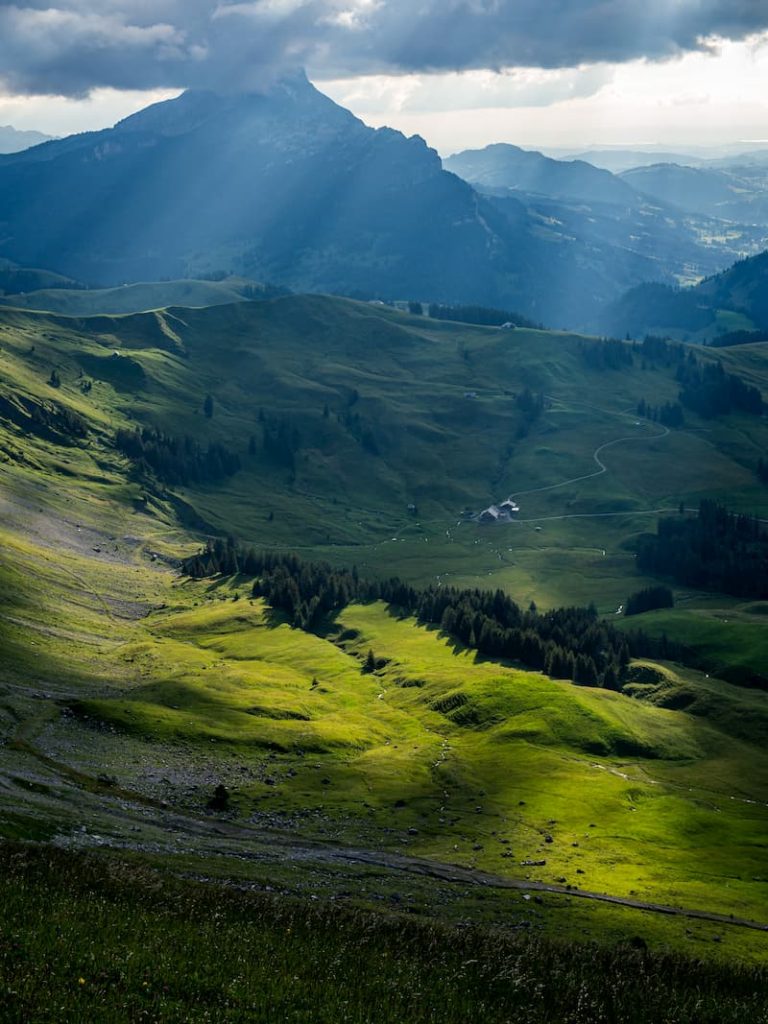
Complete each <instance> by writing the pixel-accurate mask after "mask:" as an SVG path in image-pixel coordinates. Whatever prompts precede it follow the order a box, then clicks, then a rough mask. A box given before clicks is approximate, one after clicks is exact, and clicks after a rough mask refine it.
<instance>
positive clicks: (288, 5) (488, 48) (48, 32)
mask: <svg viewBox="0 0 768 1024" xmlns="http://www.w3.org/2000/svg"><path fill="white" fill-rule="evenodd" d="M765 29H768V0H645V2H640V0H244V2H232V0H230V2H224V0H221V2H217V0H33V2H26V3H25V2H17V3H5V2H0V82H2V84H3V85H4V86H5V88H6V89H9V90H11V91H13V92H17V93H57V94H63V95H82V94H84V93H87V92H89V91H90V90H91V89H93V88H95V87H98V86H114V87H117V88H134V89H143V88H152V87H157V86H172V87H182V86H218V87H224V86H227V85H231V86H234V87H240V86H249V85H258V83H259V81H260V80H261V79H263V78H264V77H265V76H269V75H270V74H271V73H273V72H275V71H279V70H282V69H285V68H288V67H292V66H300V65H303V66H306V67H308V69H309V70H310V72H311V73H312V74H313V75H315V76H317V77H323V76H325V77H332V76H343V75H355V74H370V73H386V72H389V73H399V72H413V71H416V72H418V71H447V70H467V69H476V68H491V69H496V68H503V67H510V66H516V65H517V66H520V65H527V66H541V67H549V68H554V67H570V66H574V65H576V64H582V63H595V62H600V61H611V62H620V61H625V60H630V59H632V58H636V57H648V58H650V59H659V58H664V57H669V56H672V55H674V54H677V53H681V52H684V51H686V50H691V49H701V48H703V47H705V46H706V45H707V42H706V40H707V39H709V38H711V37H714V36H723V37H726V38H731V39H739V38H743V37H744V36H747V35H750V34H752V33H755V32H760V31H763V30H765Z"/></svg>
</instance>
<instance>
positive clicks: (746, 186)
mask: <svg viewBox="0 0 768 1024" xmlns="http://www.w3.org/2000/svg"><path fill="white" fill-rule="evenodd" d="M621 179H622V180H623V181H625V182H626V183H627V184H629V185H631V186H632V187H633V188H634V189H636V190H637V191H638V192H642V193H644V194H645V195H648V196H652V197H653V198H655V199H658V200H660V201H661V202H664V203H671V204H672V205H674V206H677V207H679V208H680V209H681V210H688V211H690V212H691V213H697V214H704V215H706V216H709V217H717V218H719V219H721V220H734V221H738V222H740V223H756V224H765V223H768V192H766V190H765V188H764V184H763V183H762V182H761V181H757V182H755V181H750V180H747V179H746V178H745V177H740V176H738V174H737V173H735V172H734V170H718V169H716V168H713V167H681V166H680V165H679V164H674V163H663V164H661V163H660V164H653V165H652V166H650V167H636V168H634V169H633V170H630V171H624V172H623V173H622V175H621Z"/></svg>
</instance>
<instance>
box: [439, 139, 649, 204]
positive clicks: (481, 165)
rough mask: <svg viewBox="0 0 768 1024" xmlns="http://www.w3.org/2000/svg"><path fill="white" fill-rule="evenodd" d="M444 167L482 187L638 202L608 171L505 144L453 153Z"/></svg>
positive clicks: (595, 199)
mask: <svg viewBox="0 0 768 1024" xmlns="http://www.w3.org/2000/svg"><path fill="white" fill-rule="evenodd" d="M443 166H444V167H445V168H446V169H447V170H449V171H453V173H454V174H458V175H459V177H460V178H464V180H465V181H468V182H470V183H471V184H473V185H481V186H483V187H484V188H492V189H498V188H504V189H516V190H519V191H521V192H533V193H540V194H542V195H546V196H552V197H564V198H569V199H584V200H587V201H588V202H594V201H599V202H607V203H623V204H626V205H630V206H631V205H633V204H635V203H636V202H637V196H636V195H635V192H634V190H633V189H632V188H631V187H630V186H628V185H627V184H626V183H624V182H622V181H621V180H620V179H618V178H616V177H615V176H614V175H613V174H611V173H610V172H609V171H604V170H600V169H599V168H597V167H594V166H593V165H592V164H590V163H586V162H585V161H584V160H552V159H551V158H550V157H547V156H543V155H542V154H541V153H537V152H535V151H533V150H526V149H520V148H519V146H511V145H508V144H507V143H496V144H494V145H492V146H486V147H485V149H472V150H465V151H464V152H463V153H456V154H454V156H450V157H448V158H447V159H446V160H444V161H443Z"/></svg>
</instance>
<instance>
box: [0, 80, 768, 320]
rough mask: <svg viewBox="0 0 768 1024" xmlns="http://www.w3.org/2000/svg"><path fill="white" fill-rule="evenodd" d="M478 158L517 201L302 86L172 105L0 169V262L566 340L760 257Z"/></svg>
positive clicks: (551, 175) (732, 238) (752, 233)
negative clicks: (505, 325)
mask: <svg viewBox="0 0 768 1024" xmlns="http://www.w3.org/2000/svg"><path fill="white" fill-rule="evenodd" d="M486 153H487V151H486ZM491 156H492V157H493V158H494V159H497V158H498V157H499V156H503V157H504V161H505V165H507V166H508V165H509V164H510V160H511V158H512V157H514V161H515V162H516V164H517V166H518V167H519V168H520V174H521V175H523V177H520V178H518V180H519V181H520V182H522V184H523V185H524V186H525V189H527V190H529V191H522V190H520V189H514V188H510V187H509V186H508V185H507V184H504V185H502V184H499V185H498V187H496V186H494V187H493V188H488V187H487V186H485V185H482V184H480V185H478V186H477V187H476V186H475V184H474V183H473V182H471V181H470V182H467V181H465V180H463V178H462V177H460V176H458V175H457V174H454V173H451V171H450V168H454V169H460V168H465V167H466V166H467V162H468V159H469V158H468V157H467V156H466V155H463V156H459V157H454V158H452V160H451V161H448V162H447V166H448V168H449V169H448V170H446V169H444V167H443V165H442V163H441V161H440V158H439V156H438V154H437V153H436V152H435V151H434V150H432V149H430V148H429V147H428V146H427V144H426V143H425V142H424V141H423V140H422V139H421V138H419V137H418V136H413V137H411V138H406V137H405V136H404V135H402V134H401V133H400V132H397V131H393V130H392V129H389V128H381V129H378V130H375V129H372V128H369V127H368V126H366V125H365V124H363V122H362V121H360V120H359V119H358V118H356V117H355V116H354V115H353V114H351V113H350V112H349V111H347V110H345V109H343V108H341V107H339V106H338V105H336V104H335V103H333V102H332V101H331V100H330V99H328V98H327V97H326V96H324V95H323V94H321V93H320V92H318V91H317V90H316V89H315V88H314V87H313V86H312V85H311V84H310V83H309V81H308V80H307V79H306V77H305V76H304V75H303V74H299V75H295V76H292V77H290V78H287V79H284V80H282V81H280V82H279V83H277V84H276V85H275V86H273V87H272V88H271V89H270V90H269V91H268V92H266V93H260V94H245V95H241V94H237V95H224V96H220V95H216V94H213V93H210V92H194V91H192V92H187V93H184V94H182V95H181V96H180V97H179V98H177V99H175V100H170V101H166V102H163V103H159V104H156V105H154V106H152V107H149V108H147V109H145V110H143V111H140V112H139V113H137V114H134V115H133V116H131V117H129V118H126V119H125V120H124V121H122V122H120V123H119V124H117V125H116V126H115V127H114V128H111V129H108V130H105V131H100V132H91V133H85V134H82V135H75V136H72V137H70V138H67V139H62V140H55V141H50V142H47V143H45V144H43V145H40V146H36V147H34V148H33V149H30V150H27V151H25V152H23V153H19V154H13V155H6V156H2V157H0V226H1V227H2V236H1V239H0V256H1V257H4V258H6V259H7V260H10V261H14V262H15V263H17V264H20V265H22V266H25V267H29V266H32V267H40V266H42V267H45V268H46V269H47V270H49V271H53V272H56V273H58V274H61V275H65V276H67V277H69V278H74V279H76V280H78V281H82V282H84V283H86V284H87V285H88V286H97V287H111V286H115V285H120V284H124V283H126V282H138V281H157V280H161V279H165V278H173V279H184V278H195V277H198V278H199V277H210V276H211V274H216V273H218V274H235V275H239V276H242V277H245V278H249V279H253V280H259V281H267V282H274V283H276V284H279V285H282V286H287V287H289V288H292V289H294V290H297V291H314V292H334V293H338V294H346V295H350V296H354V297H360V298H378V299H408V298H414V299H419V300H422V301H436V302H444V303H457V302H458V303H462V302H465V303H466V302H469V303H474V304H483V305H488V306H495V307H500V308H505V309H513V310H519V311H520V312H521V313H524V314H526V315H528V316H530V317H532V318H534V319H536V320H540V321H543V322H546V323H549V324H551V325H553V326H567V325H585V324H588V323H591V322H593V321H594V319H595V317H596V315H597V312H598V311H599V310H600V309H601V308H602V307H603V306H604V305H605V304H607V303H610V302H612V301H615V300H616V299H617V298H618V297H619V296H620V295H621V294H623V293H624V292H625V291H626V290H627V289H629V288H631V287H633V286H635V285H637V284H639V283H641V282H643V281H647V280H656V281H661V282H665V283H668V284H675V283H677V282H678V281H680V280H689V279H696V278H697V277H701V276H703V275H706V274H711V273H713V272H716V271H717V270H720V269H721V268H722V267H724V266H726V265H728V264H729V263H731V262H732V261H733V260H734V259H735V258H737V257H738V256H739V255H743V254H744V252H745V251H746V252H751V251H755V250H756V249H757V248H759V247H761V245H762V243H763V242H764V240H765V238H764V234H765V232H764V231H763V230H761V229H758V228H751V229H749V228H748V229H733V230H731V231H729V232H724V231H723V230H722V228H721V226H720V225H719V222H717V223H716V222H712V221H711V220H707V219H706V218H703V219H702V218H700V219H698V220H696V219H695V218H692V217H691V216H690V215H689V214H680V213H679V211H677V212H676V211H674V210H673V209H672V208H670V207H666V206H664V205H663V204H660V203H658V202H656V201H652V202H651V201H649V200H648V199H647V197H643V196H641V195H640V194H639V193H637V192H636V191H635V190H634V189H633V188H632V187H631V185H630V184H628V183H627V182H624V181H623V180H621V179H619V178H616V177H615V176H612V175H610V174H609V173H608V172H604V171H599V170H597V169H595V168H593V167H591V166H590V165H588V164H586V163H584V162H581V163H561V162H557V161H552V160H549V159H548V158H545V157H543V156H541V155H540V154H526V153H524V152H523V151H520V150H515V149H514V147H501V148H500V149H499V148H495V147H494V148H493V149H492V151H491ZM473 159H474V158H473ZM523 168H525V171H524V172H523ZM464 173H465V174H467V176H469V174H470V172H469V171H467V170H465V171H464ZM497 181H498V182H501V181H502V178H501V177H499V178H498V179H497ZM6 290H9V289H6Z"/></svg>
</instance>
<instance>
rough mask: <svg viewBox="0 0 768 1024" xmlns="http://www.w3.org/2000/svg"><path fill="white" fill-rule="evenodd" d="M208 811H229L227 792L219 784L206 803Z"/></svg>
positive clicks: (221, 784) (225, 788)
mask: <svg viewBox="0 0 768 1024" xmlns="http://www.w3.org/2000/svg"><path fill="white" fill-rule="evenodd" d="M208 810H209V811H228V810H229V790H228V789H227V787H226V786H225V785H224V784H223V783H222V782H220V783H219V784H218V786H217V787H216V789H215V790H214V791H213V796H212V797H211V799H210V800H209V801H208Z"/></svg>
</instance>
